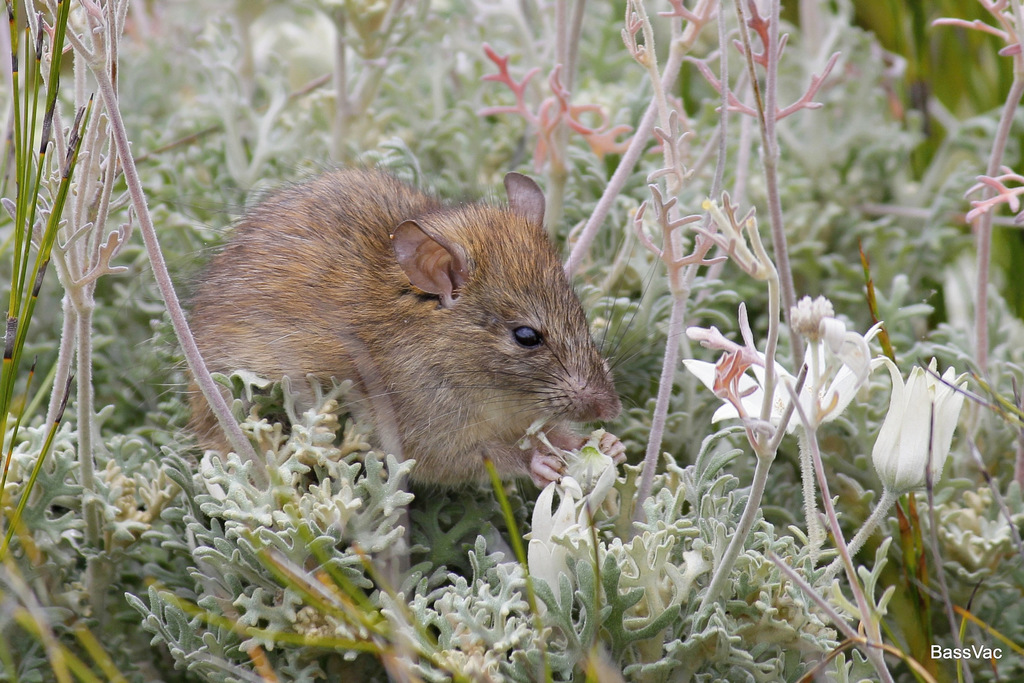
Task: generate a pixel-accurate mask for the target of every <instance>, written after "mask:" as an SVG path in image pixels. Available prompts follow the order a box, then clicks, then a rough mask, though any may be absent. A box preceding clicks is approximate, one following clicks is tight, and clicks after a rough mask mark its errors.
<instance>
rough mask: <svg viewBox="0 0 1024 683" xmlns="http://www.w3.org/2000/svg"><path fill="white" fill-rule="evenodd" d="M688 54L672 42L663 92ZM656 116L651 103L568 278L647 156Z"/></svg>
mask: <svg viewBox="0 0 1024 683" xmlns="http://www.w3.org/2000/svg"><path fill="white" fill-rule="evenodd" d="M683 35H684V38H685V37H686V33H685V32H684V34H683ZM686 51H687V47H686V43H685V42H679V41H673V43H672V46H671V48H670V49H669V57H668V60H667V61H666V62H665V68H664V69H663V70H662V77H661V82H662V87H663V88H671V87H672V84H673V83H675V80H676V76H678V75H679V68H680V67H681V66H682V64H683V57H685V56H686ZM657 115H658V106H657V104H656V103H655V102H654V101H653V100H652V101H651V103H650V104H649V105H648V106H647V111H646V112H644V115H643V118H641V119H640V123H639V124H638V125H637V127H636V132H634V133H633V138H632V139H631V140H630V142H629V146H628V147H627V148H626V151H625V152H624V153H623V155H622V159H620V160H619V165H618V167H617V168H616V169H615V172H614V173H613V174H612V177H611V179H610V180H609V181H608V185H607V186H606V187H605V188H604V192H603V193H602V194H601V198H600V199H599V200H598V201H597V205H596V206H595V207H594V210H593V212H591V214H590V217H589V218H588V219H587V222H586V224H584V226H583V229H582V230H581V231H580V234H579V238H578V239H577V240H576V244H575V245H573V248H572V251H571V252H570V253H569V258H568V259H567V260H566V262H565V273H566V275H568V276H569V277H572V275H573V274H575V272H576V270H577V269H578V268H579V267H580V264H581V263H582V262H583V259H584V257H585V256H586V254H587V252H589V251H590V246H591V244H593V242H594V238H595V237H596V236H597V232H598V230H600V229H601V225H602V224H603V223H604V219H605V218H606V217H607V216H608V212H609V211H611V208H612V205H613V204H614V203H615V198H616V197H618V196H619V194H620V193H621V192H622V188H623V187H625V185H626V182H627V181H628V180H629V177H630V175H632V173H633V168H634V167H635V166H636V163H637V161H639V160H640V156H641V155H642V154H643V153H644V151H645V149H646V147H647V142H648V140H650V138H651V133H652V132H653V131H654V122H655V120H656V119H657Z"/></svg>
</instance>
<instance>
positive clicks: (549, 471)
mask: <svg viewBox="0 0 1024 683" xmlns="http://www.w3.org/2000/svg"><path fill="white" fill-rule="evenodd" d="M563 474H565V463H564V462H562V459H561V458H559V457H558V456H557V455H553V454H551V453H544V452H542V451H541V450H540V449H539V448H538V449H534V451H533V455H532V456H531V457H530V479H533V483H534V484H536V485H537V488H541V489H542V488H544V487H545V486H547V485H548V484H550V483H551V482H558V481H559V480H560V479H561V478H562V475H563Z"/></svg>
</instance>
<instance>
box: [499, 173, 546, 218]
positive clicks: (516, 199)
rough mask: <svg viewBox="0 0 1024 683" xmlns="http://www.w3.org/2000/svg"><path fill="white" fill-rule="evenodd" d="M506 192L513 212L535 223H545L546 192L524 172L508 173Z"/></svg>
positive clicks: (506, 175) (506, 176)
mask: <svg viewBox="0 0 1024 683" xmlns="http://www.w3.org/2000/svg"><path fill="white" fill-rule="evenodd" d="M505 194H507V195H508V205H509V208H511V209H512V212H513V213H517V214H519V215H520V216H522V217H523V218H525V219H526V220H528V221H530V222H531V223H533V224H534V225H544V193H543V192H541V189H540V188H539V187H537V183H535V182H533V180H532V179H531V178H528V177H526V176H524V175H523V174H522V173H506V174H505Z"/></svg>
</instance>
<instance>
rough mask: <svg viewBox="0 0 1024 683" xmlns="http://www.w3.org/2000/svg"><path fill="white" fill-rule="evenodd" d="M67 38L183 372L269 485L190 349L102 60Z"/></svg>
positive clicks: (260, 463) (189, 335)
mask: <svg viewBox="0 0 1024 683" xmlns="http://www.w3.org/2000/svg"><path fill="white" fill-rule="evenodd" d="M108 28H109V27H108ZM67 37H68V42H70V43H71V44H72V46H73V47H74V48H75V49H76V50H80V51H81V52H82V53H83V54H84V55H86V62H87V63H88V65H89V69H90V71H92V73H93V76H94V78H95V79H96V84H97V90H98V91H99V94H100V99H101V100H102V102H103V105H104V107H105V108H106V110H107V116H108V117H109V125H110V131H111V135H112V138H113V141H114V146H115V148H116V150H117V155H118V158H119V159H120V161H121V168H122V171H123V174H124V181H125V185H126V187H127V190H128V194H129V197H130V198H131V201H132V206H133V207H134V208H135V214H136V216H137V217H138V221H139V229H140V231H141V233H142V240H143V243H144V244H145V246H146V253H147V254H148V255H149V260H150V265H151V266H152V268H153V275H154V278H155V280H156V284H157V288H158V289H159V290H160V294H161V296H162V297H163V300H164V304H165V305H166V306H167V312H168V315H169V316H170V319H171V325H172V327H173V328H174V332H175V335H176V336H177V338H178V342H179V343H180V344H181V347H182V351H183V352H184V355H185V362H186V363H187V364H188V366H189V370H191V372H192V376H193V377H194V378H195V381H196V384H197V385H198V386H199V389H200V391H202V392H203V395H204V396H205V397H206V400H207V401H209V403H210V408H211V410H212V411H213V413H214V415H215V416H216V417H217V421H218V422H219V423H220V425H221V428H222V429H224V431H225V434H226V436H227V437H228V440H229V442H230V443H231V446H232V448H233V449H234V451H235V452H236V453H237V454H238V455H239V457H241V458H242V459H243V460H246V461H249V462H251V463H252V465H253V474H254V477H255V478H256V481H257V482H258V483H261V484H264V485H265V484H267V483H269V476H268V473H267V470H266V464H265V463H264V462H263V461H262V460H261V459H260V458H259V457H258V456H257V455H256V451H255V450H254V449H253V447H252V444H250V443H249V440H248V439H247V438H246V437H245V434H244V433H243V432H242V429H241V427H239V425H238V423H237V422H235V420H234V417H233V416H232V415H231V410H230V409H229V408H228V405H227V401H225V399H224V396H223V395H222V394H221V393H220V390H219V389H218V387H217V384H216V383H215V382H214V381H213V377H211V376H210V372H209V370H207V369H206V364H205V363H204V362H203V357H202V354H201V353H200V352H199V347H198V346H197V345H196V341H195V337H193V336H192V332H191V331H190V330H189V327H188V321H187V320H186V317H185V312H184V311H183V310H182V308H181V303H180V302H179V300H178V295H177V293H176V292H175V291H174V285H173V283H172V282H171V276H170V273H169V272H168V270H167V263H166V262H165V261H164V257H163V253H162V252H161V250H160V242H159V240H158V239H157V235H156V228H155V227H154V225H153V217H152V215H151V214H150V212H149V206H148V205H147V203H146V195H145V193H144V192H143V189H142V180H141V179H140V178H139V173H138V170H137V169H136V167H135V160H134V159H133V158H132V155H131V145H130V143H129V141H128V133H127V131H126V130H125V126H124V120H123V119H122V117H121V111H120V109H119V107H118V101H117V95H116V93H115V92H114V87H113V84H112V83H111V81H110V78H109V75H108V73H107V71H106V69H105V65H104V62H103V60H102V59H100V58H97V57H96V56H95V55H93V54H91V52H90V50H89V49H88V48H87V47H86V46H85V44H83V43H82V42H81V40H79V39H78V37H77V36H75V35H74V34H73V33H72V32H71V31H69V32H68V34H67Z"/></svg>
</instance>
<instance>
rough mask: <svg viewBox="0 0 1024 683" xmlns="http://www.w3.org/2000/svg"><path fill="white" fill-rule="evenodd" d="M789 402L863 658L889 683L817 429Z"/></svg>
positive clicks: (879, 639)
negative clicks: (853, 607)
mask: <svg viewBox="0 0 1024 683" xmlns="http://www.w3.org/2000/svg"><path fill="white" fill-rule="evenodd" d="M790 399H791V400H792V401H793V403H794V404H796V410H797V412H798V413H799V414H800V421H801V422H802V423H803V426H804V430H805V431H806V432H807V443H808V447H809V448H810V450H811V457H812V458H813V462H814V472H815V474H816V475H817V477H818V488H819V489H820V490H821V502H822V506H823V507H824V508H825V518H826V519H827V520H828V524H829V529H830V530H831V532H832V537H833V538H834V539H835V542H836V548H837V549H838V550H839V559H840V560H841V561H842V563H843V567H844V568H845V569H846V578H847V579H848V580H849V582H850V591H851V592H852V593H853V596H854V599H855V600H856V602H857V609H858V611H859V612H860V616H861V625H862V626H863V628H864V631H865V633H866V634H867V637H868V642H869V644H868V646H867V647H865V648H864V654H865V655H866V656H867V657H868V659H869V660H870V661H871V663H872V664H873V665H874V667H875V671H876V673H878V675H879V676H880V678H881V680H882V681H885V682H887V683H888V682H889V681H892V680H893V679H892V674H891V673H889V668H888V667H887V666H886V664H885V659H884V658H883V657H882V653H881V651H880V650H879V649H878V646H879V645H881V644H882V631H881V628H880V627H879V623H878V620H877V619H875V618H874V614H873V612H872V610H871V608H870V606H869V605H868V599H867V596H865V595H864V590H863V588H862V587H861V585H860V580H859V579H858V577H857V569H856V567H855V566H854V564H853V557H852V556H851V554H850V550H849V548H848V546H847V545H846V541H845V540H844V539H843V530H842V528H841V527H840V526H839V517H838V516H837V515H836V509H835V506H834V505H832V494H831V493H830V492H829V488H828V481H827V480H826V478H825V467H824V465H823V464H822V461H821V450H820V449H819V448H818V430H817V427H816V425H813V424H811V422H810V421H809V420H808V419H807V416H806V415H805V414H804V412H803V407H802V406H800V405H799V400H798V397H797V394H796V393H795V392H793V391H792V390H790Z"/></svg>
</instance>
